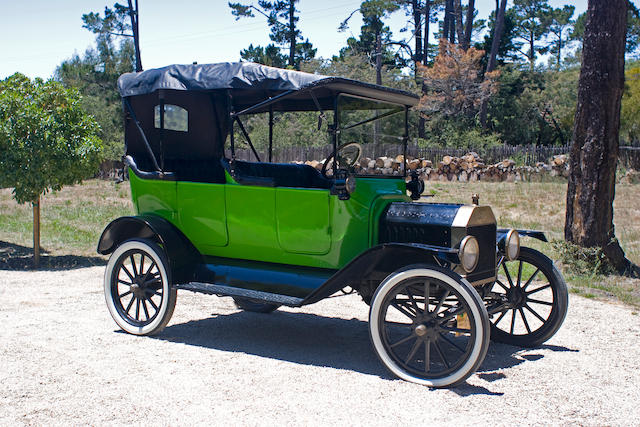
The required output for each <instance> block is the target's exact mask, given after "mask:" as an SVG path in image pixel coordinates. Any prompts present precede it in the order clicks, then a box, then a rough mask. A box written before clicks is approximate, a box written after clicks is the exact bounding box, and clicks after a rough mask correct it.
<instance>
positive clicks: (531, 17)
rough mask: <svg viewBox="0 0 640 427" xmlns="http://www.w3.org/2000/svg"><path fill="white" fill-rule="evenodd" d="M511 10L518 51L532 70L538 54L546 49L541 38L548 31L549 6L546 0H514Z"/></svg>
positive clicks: (543, 52)
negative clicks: (514, 22)
mask: <svg viewBox="0 0 640 427" xmlns="http://www.w3.org/2000/svg"><path fill="white" fill-rule="evenodd" d="M513 11H514V13H515V20H516V31H515V34H516V37H517V39H519V40H520V41H519V42H518V45H517V46H519V47H518V52H519V53H520V54H521V55H522V56H523V57H524V58H526V60H527V61H528V62H529V67H530V69H531V70H533V69H534V67H535V63H536V59H537V58H538V55H539V54H545V53H546V52H547V49H548V47H547V46H546V45H545V44H544V43H542V40H543V39H544V37H545V36H546V35H547V34H548V33H549V20H548V15H549V13H550V11H551V7H550V6H549V2H548V0H514V2H513ZM524 46H526V48H525V47H524ZM523 48H524V49H525V50H522V49H523Z"/></svg>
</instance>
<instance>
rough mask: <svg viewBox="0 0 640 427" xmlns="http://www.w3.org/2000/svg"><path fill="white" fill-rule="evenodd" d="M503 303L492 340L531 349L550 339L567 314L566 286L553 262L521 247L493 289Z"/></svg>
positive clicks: (502, 268)
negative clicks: (516, 256) (518, 253)
mask: <svg viewBox="0 0 640 427" xmlns="http://www.w3.org/2000/svg"><path fill="white" fill-rule="evenodd" d="M491 291H492V293H495V294H498V295H500V296H501V299H502V300H503V301H504V304H503V308H502V310H500V311H498V312H496V313H494V314H493V315H492V318H491V339H493V340H495V341H499V342H503V343H506V344H512V345H518V346H523V347H532V346H537V345H540V344H542V343H543V342H545V341H547V340H548V339H549V338H551V337H552V336H553V335H554V334H555V333H556V332H557V331H558V329H559V328H560V326H561V325H562V322H564V318H565V316H566V315H567V306H568V300H569V296H568V292H567V285H566V283H565V282H564V279H563V278H562V276H561V275H560V272H558V270H557V269H556V267H555V265H553V261H551V259H549V258H548V257H547V256H545V255H544V254H542V253H540V252H538V251H536V250H535V249H531V248H521V249H520V256H519V257H518V259H516V260H514V261H504V262H503V263H502V265H500V267H499V269H498V279H497V280H496V283H495V284H494V285H493V287H492V289H491Z"/></svg>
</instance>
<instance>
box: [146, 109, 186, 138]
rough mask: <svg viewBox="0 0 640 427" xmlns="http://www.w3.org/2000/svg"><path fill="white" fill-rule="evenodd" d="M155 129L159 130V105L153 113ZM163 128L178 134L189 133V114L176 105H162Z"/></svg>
mask: <svg viewBox="0 0 640 427" xmlns="http://www.w3.org/2000/svg"><path fill="white" fill-rule="evenodd" d="M154 124H155V127H156V128H158V129H160V127H161V126H160V105H156V107H155V111H154ZM164 128H165V129H168V130H175V131H178V132H189V114H188V113H187V110H185V109H184V108H182V107H178V106H177V105H171V104H165V105H164Z"/></svg>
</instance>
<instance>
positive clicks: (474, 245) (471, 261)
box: [458, 236, 480, 273]
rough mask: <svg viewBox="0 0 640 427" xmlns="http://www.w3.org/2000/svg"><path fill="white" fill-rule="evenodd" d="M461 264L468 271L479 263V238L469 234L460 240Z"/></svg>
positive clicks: (459, 255)
mask: <svg viewBox="0 0 640 427" xmlns="http://www.w3.org/2000/svg"><path fill="white" fill-rule="evenodd" d="M458 258H460V264H461V265H462V268H463V269H464V271H466V272H467V273H469V272H471V271H473V270H474V269H475V268H476V266H477V265H478V259H479V258H480V246H479V245H478V239H476V238H475V237H473V236H467V237H465V238H464V239H462V242H460V250H459V252H458Z"/></svg>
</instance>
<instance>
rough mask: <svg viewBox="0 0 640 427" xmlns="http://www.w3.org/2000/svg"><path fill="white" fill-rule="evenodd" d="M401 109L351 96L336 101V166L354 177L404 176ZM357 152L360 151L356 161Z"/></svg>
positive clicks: (403, 121)
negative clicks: (337, 149) (348, 170)
mask: <svg viewBox="0 0 640 427" xmlns="http://www.w3.org/2000/svg"><path fill="white" fill-rule="evenodd" d="M404 111H405V107H404V106H403V105H396V104H390V103H386V102H381V101H376V100H372V99H367V98H360V97H356V96H351V95H344V94H343V95H340V96H339V97H338V130H339V132H338V146H339V147H344V148H343V149H342V150H339V153H338V162H339V164H340V166H341V167H347V166H352V170H353V171H354V172H355V173H356V174H358V175H366V176H404V174H405V162H404V136H405V131H406V127H405V114H404ZM358 151H360V154H359V158H357V159H356V157H357V156H358V153H357V152H358Z"/></svg>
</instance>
